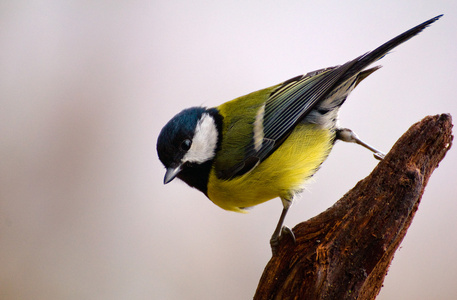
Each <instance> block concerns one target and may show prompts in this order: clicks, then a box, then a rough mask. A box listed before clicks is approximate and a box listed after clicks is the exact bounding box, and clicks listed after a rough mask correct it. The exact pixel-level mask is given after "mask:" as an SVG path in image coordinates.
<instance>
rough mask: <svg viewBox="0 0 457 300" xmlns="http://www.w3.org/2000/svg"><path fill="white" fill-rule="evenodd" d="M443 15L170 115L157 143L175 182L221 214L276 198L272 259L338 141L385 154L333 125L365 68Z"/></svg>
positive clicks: (368, 71) (167, 178)
mask: <svg viewBox="0 0 457 300" xmlns="http://www.w3.org/2000/svg"><path fill="white" fill-rule="evenodd" d="M441 16H442V15H439V16H437V17H435V18H432V19H430V20H428V21H426V22H424V23H422V24H420V25H418V26H416V27H414V28H412V29H410V30H408V31H406V32H404V33H402V34H400V35H399V36H397V37H395V38H393V39H391V40H390V41H388V42H387V43H385V44H383V45H381V46H380V47H378V48H376V49H375V50H373V51H370V52H367V53H365V54H363V55H361V56H359V57H357V58H355V59H353V60H351V61H349V62H347V63H345V64H343V65H339V66H335V67H329V68H325V69H320V70H317V71H313V72H310V73H307V74H306V75H300V76H297V77H294V78H292V79H289V80H286V81H284V82H283V83H280V84H278V85H275V86H272V87H269V88H266V89H262V90H259V91H256V92H253V93H250V94H248V95H245V96H242V97H239V98H236V99H234V100H232V101H229V102H226V103H223V104H221V105H219V106H217V107H213V108H206V107H192V108H188V109H185V110H183V111H181V112H180V113H179V114H177V115H176V116H174V117H173V118H172V119H171V120H170V121H169V122H168V123H167V124H166V125H165V126H164V127H163V129H162V131H161V132H160V134H159V137H158V140H157V152H158V156H159V159H160V160H161V162H162V163H163V165H164V166H165V168H166V173H165V178H164V183H165V184H167V183H169V182H170V181H172V180H173V179H174V178H176V177H178V178H179V179H181V180H183V181H184V182H186V183H187V184H188V185H189V186H191V187H194V188H196V189H198V190H199V191H201V192H202V193H203V194H205V195H206V196H207V197H208V198H209V199H210V200H211V201H212V202H213V203H214V204H216V205H218V206H220V207H221V208H223V209H226V210H230V211H235V212H246V208H249V207H252V206H255V205H257V204H260V203H263V202H265V201H268V200H271V199H273V198H276V197H279V198H280V199H281V201H282V204H283V210H282V213H281V216H280V219H279V222H278V224H277V226H276V229H275V231H274V233H273V235H272V237H271V240H270V244H271V247H272V250H273V255H274V254H275V252H276V248H277V246H278V243H279V239H280V237H281V236H282V232H288V233H289V234H290V235H291V237H292V238H294V236H293V233H292V231H291V230H290V229H288V228H286V227H283V222H284V218H285V216H286V213H287V210H288V209H289V207H290V205H291V203H292V200H293V198H294V195H296V194H297V193H299V192H300V191H302V190H303V187H304V183H305V181H306V180H307V179H309V178H310V177H311V176H312V175H313V174H314V173H315V172H316V171H317V170H318V169H319V167H320V165H321V164H322V163H323V161H324V160H325V159H326V158H327V156H328V155H329V153H330V150H331V149H332V147H333V145H334V143H335V141H336V140H343V141H346V142H355V143H358V144H360V145H362V146H364V147H366V148H368V149H370V150H371V151H373V152H374V154H375V157H377V158H379V159H382V157H383V154H382V153H381V152H380V151H378V150H376V149H374V148H373V147H371V146H369V145H368V144H366V143H364V142H363V141H361V140H360V139H359V138H358V137H357V135H355V133H353V132H352V131H351V130H349V129H346V128H341V127H339V125H338V110H339V108H340V106H341V105H342V104H343V103H344V101H345V100H346V97H347V96H348V95H349V93H350V92H351V91H352V90H353V89H354V88H355V87H356V86H357V85H358V84H359V83H360V82H361V81H362V80H363V79H365V78H366V77H367V76H369V75H370V74H371V73H373V72H374V71H376V70H377V69H379V68H380V66H376V67H372V68H370V69H366V68H367V67H368V66H369V65H370V64H372V63H373V62H375V61H377V60H378V59H380V58H382V57H383V56H384V55H386V54H387V53H388V52H389V51H390V50H392V49H393V48H395V47H396V46H398V45H400V44H401V43H403V42H405V41H407V40H409V39H410V38H412V37H413V36H415V35H416V34H418V33H419V32H421V31H422V30H423V29H425V28H426V27H427V26H429V25H430V24H432V23H433V22H435V21H436V20H438V19H439V18H440V17H441Z"/></svg>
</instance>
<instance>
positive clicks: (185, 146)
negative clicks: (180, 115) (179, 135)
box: [180, 139, 192, 151]
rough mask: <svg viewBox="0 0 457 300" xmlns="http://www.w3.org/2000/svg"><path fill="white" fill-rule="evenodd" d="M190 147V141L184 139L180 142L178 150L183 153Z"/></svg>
mask: <svg viewBox="0 0 457 300" xmlns="http://www.w3.org/2000/svg"><path fill="white" fill-rule="evenodd" d="M191 145H192V141H191V140H189V139H185V140H184V141H182V143H181V145H180V148H181V150H183V151H188V150H189V149H190V146H191Z"/></svg>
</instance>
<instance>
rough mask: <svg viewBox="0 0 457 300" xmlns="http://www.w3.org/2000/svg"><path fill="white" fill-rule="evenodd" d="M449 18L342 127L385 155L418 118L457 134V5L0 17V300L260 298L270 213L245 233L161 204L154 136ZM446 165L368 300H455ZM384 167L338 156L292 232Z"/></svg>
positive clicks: (374, 79)
mask: <svg viewBox="0 0 457 300" xmlns="http://www.w3.org/2000/svg"><path fill="white" fill-rule="evenodd" d="M441 13H444V17H443V18H442V19H441V20H439V21H438V22H436V23H435V24H433V25H432V26H431V27H429V28H427V29H426V30H425V31H424V32H422V33H421V34H420V35H419V36H417V37H415V38H413V39H412V40H410V41H408V42H407V43H405V44H404V45H402V46H400V47H398V48H397V49H395V50H394V51H393V53H391V54H389V55H387V56H386V57H385V58H383V59H382V61H381V62H380V64H382V65H383V66H384V68H382V69H381V70H379V71H377V72H376V73H375V74H373V75H371V76H370V78H369V79H368V80H366V81H364V82H363V83H362V84H361V85H360V86H358V87H357V89H356V90H355V91H354V92H353V93H352V95H351V96H350V98H349V100H348V101H347V102H346V104H345V105H344V106H343V108H342V110H341V124H342V125H343V126H345V127H349V128H351V129H353V130H354V131H355V132H357V133H358V134H359V136H360V137H361V138H363V139H364V140H366V141H367V142H369V143H371V144H373V145H374V146H376V147H378V148H380V149H383V150H384V151H388V150H389V149H390V148H391V146H392V145H393V144H394V142H395V141H396V140H397V139H398V138H399V137H400V136H401V135H402V133H403V132H405V131H406V130H407V129H408V128H409V127H410V126H411V125H412V124H413V123H415V122H417V121H419V120H421V119H422V118H423V117H425V116H427V115H433V114H439V113H451V114H452V115H453V117H454V120H456V119H457V100H456V94H457V85H456V78H457V43H456V37H457V4H456V2H455V1H450V0H447V1H446V0H437V1H425V0H419V1H417V0H416V1H412V0H407V1H393V0H386V1H325V2H323V1H314V2H313V3H311V2H310V1H201V0H194V1H176V0H166V1H165V0H163V1H161V0H160V1H154V0H153V1H145V0H133V1H87V0H86V1H84V0H80V1H56V0H54V1H53V0H43V1H21V0H14V1H12V0H3V1H2V2H1V3H0V146H1V147H0V157H1V160H0V299H250V298H252V296H253V295H254V292H255V289H256V286H257V283H258V280H259V278H260V276H261V274H262V271H263V268H264V267H265V265H266V263H267V262H268V260H269V258H270V256H271V253H270V246H269V242H268V241H269V238H270V235H271V233H272V232H273V229H274V227H275V225H276V222H277V220H278V217H279V214H280V211H281V203H280V201H279V200H273V201H270V202H268V203H266V204H263V205H260V206H258V207H256V208H254V209H252V210H251V212H250V214H247V215H242V214H236V213H232V212H226V211H223V210H222V209H220V208H218V207H217V206H215V205H214V204H212V203H211V202H210V201H209V200H207V199H206V198H205V197H204V195H203V194H201V193H200V192H198V191H196V190H192V189H190V188H188V187H187V186H186V185H185V184H184V183H182V182H178V181H174V182H172V183H171V184H169V185H167V186H164V185H163V184H162V182H163V175H164V169H163V167H162V165H161V164H160V162H159V160H158V158H157V154H156V150H155V146H156V145H155V144H156V139H157V136H158V133H159V132H160V129H161V128H162V126H163V125H164V124H165V123H166V122H167V121H168V120H169V119H170V118H171V117H172V116H173V115H175V114H176V113H177V112H179V111H180V110H182V109H183V108H186V107H189V106H195V105H204V106H216V105H218V104H220V103H222V102H225V101H228V100H231V99H232V98H235V97H238V96H241V95H244V94H247V93H249V92H252V91H255V90H258V89H261V88H265V87H268V86H271V85H273V84H277V83H279V82H282V81H284V80H286V79H289V78H291V77H293V76H296V75H299V74H302V73H306V72H309V71H312V70H315V69H319V68H322V67H328V66H333V65H337V64H342V63H344V62H346V61H348V60H350V59H353V58H355V57H356V56H358V55H360V54H363V53H365V52H366V51H369V50H372V49H374V48H375V47H377V46H379V45H381V44H382V43H384V42H386V41H387V40H389V39H390V38H393V37H394V36H396V35H397V34H400V33H402V32H403V31H405V30H407V29H409V28H411V27H413V26H415V25H417V24H419V23H421V22H423V21H425V20H427V19H429V18H432V17H434V16H436V15H438V14H441ZM455 148H456V147H455V145H454V147H453V149H451V150H450V152H449V153H448V155H447V156H446V158H445V159H444V160H443V162H442V163H441V165H440V167H439V168H438V169H437V170H436V171H435V172H434V174H433V176H432V177H431V179H430V181H429V184H428V186H427V188H426V190H425V194H424V196H423V198H422V202H421V205H420V207H419V210H418V212H417V214H416V217H415V219H414V221H413V223H412V225H411V227H410V229H409V231H408V234H407V235H406V237H405V239H404V241H403V243H402V246H401V249H399V251H398V252H397V253H396V255H395V258H394V260H393V263H392V265H391V267H390V270H389V273H388V275H387V277H386V280H385V282H384V287H383V289H382V290H381V293H380V295H379V297H378V299H457V287H456V285H455V282H456V280H457V257H456V255H455V254H456V253H457V230H456V228H457V221H456V217H455V216H456V214H457V201H456V200H457V184H456V183H457V171H456V169H457V168H456V166H457V149H455ZM376 164H377V161H376V160H375V159H373V157H372V155H371V153H369V152H368V151H366V150H365V149H363V148H362V147H359V146H356V145H353V144H345V143H338V144H337V145H336V146H335V148H334V150H333V152H332V154H331V155H330V157H329V159H328V160H327V162H326V163H324V165H323V167H322V169H321V170H320V171H319V172H318V173H317V175H316V176H315V177H314V178H313V182H312V183H310V184H309V187H308V190H306V191H305V192H304V193H303V194H302V196H301V197H300V198H299V199H298V201H296V203H295V204H294V206H293V207H292V208H291V210H290V213H289V215H288V217H287V219H286V224H288V225H289V226H294V225H295V224H297V223H299V222H300V221H303V220H306V219H308V218H310V217H313V216H315V215H316V214H318V213H320V212H321V211H323V210H325V209H326V208H328V207H329V206H331V205H332V204H333V203H334V202H335V201H337V200H338V199H339V198H340V197H341V196H342V195H343V194H344V193H345V192H346V191H348V190H349V189H350V188H352V187H353V186H354V185H355V184H356V183H357V182H358V181H359V180H361V179H363V178H364V177H365V176H367V175H368V174H369V173H370V172H371V170H372V169H373V168H374V167H375V165H376Z"/></svg>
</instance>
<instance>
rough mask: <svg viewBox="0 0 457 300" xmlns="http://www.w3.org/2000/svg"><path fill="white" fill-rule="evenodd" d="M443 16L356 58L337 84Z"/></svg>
mask: <svg viewBox="0 0 457 300" xmlns="http://www.w3.org/2000/svg"><path fill="white" fill-rule="evenodd" d="M442 16H443V15H439V16H436V17H434V18H432V19H430V20H428V21H425V22H424V23H422V24H419V25H417V26H416V27H413V28H411V29H410V30H408V31H405V32H404V33H402V34H400V35H398V36H397V37H394V38H393V39H391V40H390V41H388V42H386V43H384V44H382V45H381V46H379V47H378V48H376V49H374V50H373V51H370V52H367V53H365V54H364V55H362V56H360V57H358V58H356V60H357V62H356V63H355V64H354V65H353V66H352V67H351V68H350V69H349V70H348V71H347V72H346V74H345V75H344V76H342V78H341V79H340V80H339V82H341V83H342V82H344V81H346V80H347V79H349V78H351V77H352V76H354V75H355V74H357V73H359V72H360V71H362V70H363V69H365V68H366V67H368V66H369V65H370V64H372V63H373V62H375V61H377V60H379V59H381V58H382V57H384V56H385V55H386V54H387V53H388V52H389V51H390V50H392V49H394V48H395V47H397V46H398V45H400V44H402V43H404V42H406V41H407V40H409V39H410V38H412V37H413V36H415V35H417V34H419V33H420V32H421V31H422V30H424V29H425V28H426V27H428V26H429V25H431V24H432V23H433V22H435V21H437V20H438V19H439V18H441V17H442Z"/></svg>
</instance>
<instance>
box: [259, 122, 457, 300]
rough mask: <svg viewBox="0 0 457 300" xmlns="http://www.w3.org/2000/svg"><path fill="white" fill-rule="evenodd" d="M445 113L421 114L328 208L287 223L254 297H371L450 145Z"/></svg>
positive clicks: (450, 137) (379, 287)
mask: <svg viewBox="0 0 457 300" xmlns="http://www.w3.org/2000/svg"><path fill="white" fill-rule="evenodd" d="M452 138H453V137H452V118H451V116H450V115H448V114H442V115H436V116H428V117H426V118H424V119H423V120H422V121H420V122H418V123H416V124H414V125H413V126H411V128H409V130H408V131H407V132H406V133H405V134H404V135H403V136H402V137H401V138H400V139H399V140H398V141H397V142H396V144H395V145H394V146H393V148H392V149H391V151H390V152H389V153H388V154H387V155H386V157H385V158H384V159H383V160H382V161H381V162H380V163H379V164H378V165H377V166H376V168H375V169H374V170H373V172H372V173H371V174H370V175H369V176H368V177H366V178H365V179H363V180H361V181H360V182H358V183H357V185H356V186H355V187H354V188H353V189H352V190H351V191H349V192H348V193H347V194H346V195H344V196H343V198H341V199H340V200H339V201H338V202H336V203H335V204H334V205H333V206H332V207H330V208H329V209H327V210H326V211H324V212H323V213H321V214H319V215H318V216H316V217H314V218H312V219H310V220H308V221H305V222H303V223H300V224H298V225H297V226H295V228H293V232H294V234H295V237H296V243H295V244H294V243H293V242H292V240H291V239H290V238H287V237H285V238H284V239H282V240H281V244H280V246H279V249H278V253H277V255H275V256H273V257H272V258H271V260H270V261H269V262H268V264H267V266H266V267H265V270H264V272H263V275H262V277H261V279H260V282H259V285H258V287H257V291H256V294H255V296H254V299H374V298H375V297H376V296H377V295H378V293H379V291H380V289H381V287H382V283H383V281H384V277H385V275H386V273H387V269H388V267H389V264H390V262H391V261H392V259H393V256H394V253H395V250H397V248H398V247H399V246H400V243H401V241H402V240H403V238H404V236H405V234H406V231H407V230H408V227H409V226H410V224H411V221H412V220H413V218H414V215H415V212H416V211H417V209H418V206H419V203H420V199H421V197H422V194H423V192H424V188H425V186H426V184H427V182H428V179H429V177H430V175H431V174H432V172H433V170H434V169H435V168H436V167H438V164H439V162H440V161H441V160H442V159H443V158H444V156H445V154H446V152H447V151H448V150H449V149H450V147H451V144H452Z"/></svg>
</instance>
